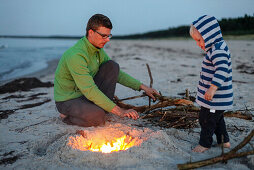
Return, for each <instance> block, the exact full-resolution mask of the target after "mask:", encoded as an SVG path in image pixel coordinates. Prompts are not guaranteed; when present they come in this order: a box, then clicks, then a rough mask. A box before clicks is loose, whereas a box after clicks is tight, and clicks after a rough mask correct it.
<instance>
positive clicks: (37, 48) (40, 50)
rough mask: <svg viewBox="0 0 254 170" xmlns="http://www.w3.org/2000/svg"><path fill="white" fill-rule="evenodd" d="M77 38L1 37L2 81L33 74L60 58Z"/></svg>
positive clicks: (0, 75) (0, 74)
mask: <svg viewBox="0 0 254 170" xmlns="http://www.w3.org/2000/svg"><path fill="white" fill-rule="evenodd" d="M76 42H77V40H73V39H39V38H0V63H1V67H0V82H2V81H7V80H10V79H15V78H18V77H22V76H25V75H27V74H32V73H34V72H37V71H40V70H42V69H45V68H47V66H48V62H49V61H51V60H54V59H59V58H60V57H61V56H62V54H63V53H64V52H65V51H66V50H67V49H68V48H69V47H71V46H72V45H74V44H75V43H76Z"/></svg>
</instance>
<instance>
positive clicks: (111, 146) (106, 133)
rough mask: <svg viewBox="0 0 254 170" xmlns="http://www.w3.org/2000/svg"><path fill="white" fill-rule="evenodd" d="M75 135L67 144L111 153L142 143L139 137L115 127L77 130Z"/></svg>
mask: <svg viewBox="0 0 254 170" xmlns="http://www.w3.org/2000/svg"><path fill="white" fill-rule="evenodd" d="M78 134H81V135H76V136H70V137H69V139H68V145H69V146H71V147H72V148H74V149H79V150H81V151H88V150H90V151H93V152H102V153H111V152H117V151H123V150H127V149H129V148H131V147H133V146H138V145H140V144H141V143H142V139H140V138H139V137H133V136H131V135H130V134H129V133H124V132H122V131H119V130H117V129H112V128H110V129H107V130H100V131H94V132H92V133H91V132H90V133H86V132H84V131H78Z"/></svg>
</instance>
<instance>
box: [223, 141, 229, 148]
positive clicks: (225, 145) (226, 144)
mask: <svg viewBox="0 0 254 170" xmlns="http://www.w3.org/2000/svg"><path fill="white" fill-rule="evenodd" d="M223 146H224V148H230V146H231V145H230V143H229V142H226V143H224V144H223Z"/></svg>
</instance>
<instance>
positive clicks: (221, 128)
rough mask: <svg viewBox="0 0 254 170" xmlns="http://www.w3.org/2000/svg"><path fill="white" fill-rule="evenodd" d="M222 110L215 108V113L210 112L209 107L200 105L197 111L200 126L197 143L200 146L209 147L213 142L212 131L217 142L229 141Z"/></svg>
mask: <svg viewBox="0 0 254 170" xmlns="http://www.w3.org/2000/svg"><path fill="white" fill-rule="evenodd" d="M223 112H224V110H216V111H215V113H211V112H210V109H207V108H205V107H201V110H200V113H199V124H200V126H201V133H200V140H199V144H200V145H201V146H203V147H206V148H210V147H211V146H212V143H213V134H214V133H215V135H216V137H217V143H218V144H221V143H226V142H229V136H228V133H227V130H226V125H225V121H224V116H223ZM222 136H223V142H222Z"/></svg>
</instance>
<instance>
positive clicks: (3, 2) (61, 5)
mask: <svg viewBox="0 0 254 170" xmlns="http://www.w3.org/2000/svg"><path fill="white" fill-rule="evenodd" d="M96 13H102V14H104V15H106V16H108V17H109V18H110V19H111V22H112V23H113V30H112V34H113V35H127V34H133V33H144V32H147V31H154V30H159V29H167V28H169V27H176V26H180V25H189V24H190V23H191V22H192V21H193V20H195V19H196V18H198V17H199V16H201V15H204V14H208V15H213V16H215V17H216V18H217V19H221V18H228V17H238V16H244V14H248V15H253V14H254V0H175V1H172V0H0V35H84V34H85V27H86V23H87V21H88V19H89V18H90V17H91V16H92V15H93V14H96Z"/></svg>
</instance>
